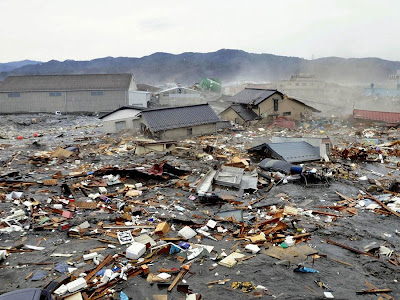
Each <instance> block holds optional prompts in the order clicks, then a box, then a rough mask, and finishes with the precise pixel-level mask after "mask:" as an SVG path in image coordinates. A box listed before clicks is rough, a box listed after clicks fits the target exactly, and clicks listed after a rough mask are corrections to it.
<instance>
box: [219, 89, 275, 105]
mask: <svg viewBox="0 0 400 300" xmlns="http://www.w3.org/2000/svg"><path fill="white" fill-rule="evenodd" d="M275 93H279V94H280V92H278V91H277V90H266V89H252V88H245V89H244V90H243V91H241V92H239V93H237V94H236V95H234V96H232V97H231V98H229V99H228V100H227V101H229V102H233V103H241V104H249V103H251V102H253V103H254V105H258V104H260V103H261V102H262V101H264V100H265V99H267V98H268V97H270V96H271V95H273V94H275Z"/></svg>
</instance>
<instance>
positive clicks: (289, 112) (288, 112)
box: [282, 111, 292, 116]
mask: <svg viewBox="0 0 400 300" xmlns="http://www.w3.org/2000/svg"><path fill="white" fill-rule="evenodd" d="M291 114H292V112H291V111H285V112H284V113H282V115H283V116H290V115H291Z"/></svg>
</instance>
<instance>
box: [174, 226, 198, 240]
mask: <svg viewBox="0 0 400 300" xmlns="http://www.w3.org/2000/svg"><path fill="white" fill-rule="evenodd" d="M196 234H197V233H196V231H194V230H193V229H192V228H190V227H189V226H185V227H183V228H182V229H181V230H179V231H178V235H179V236H181V237H183V238H185V239H188V240H189V239H191V238H192V237H195V236H196Z"/></svg>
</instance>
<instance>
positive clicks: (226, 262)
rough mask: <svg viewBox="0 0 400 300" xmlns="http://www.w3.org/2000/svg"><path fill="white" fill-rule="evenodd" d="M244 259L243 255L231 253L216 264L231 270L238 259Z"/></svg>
mask: <svg viewBox="0 0 400 300" xmlns="http://www.w3.org/2000/svg"><path fill="white" fill-rule="evenodd" d="M243 257H245V255H244V254H242V253H237V252H234V253H231V254H229V255H228V256H227V257H225V258H224V259H223V260H221V261H220V262H219V263H218V264H219V265H221V266H224V267H228V268H232V267H233V266H234V265H236V264H237V260H236V259H238V258H243Z"/></svg>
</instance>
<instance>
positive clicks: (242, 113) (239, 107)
mask: <svg viewBox="0 0 400 300" xmlns="http://www.w3.org/2000/svg"><path fill="white" fill-rule="evenodd" d="M230 107H231V108H232V109H233V110H234V111H235V112H236V113H237V114H238V115H239V117H241V118H242V119H243V120H245V121H254V120H259V119H261V117H260V116H259V115H257V114H256V113H255V112H254V111H253V110H251V109H250V108H248V107H247V106H246V105H244V104H232V105H231V106H230Z"/></svg>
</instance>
